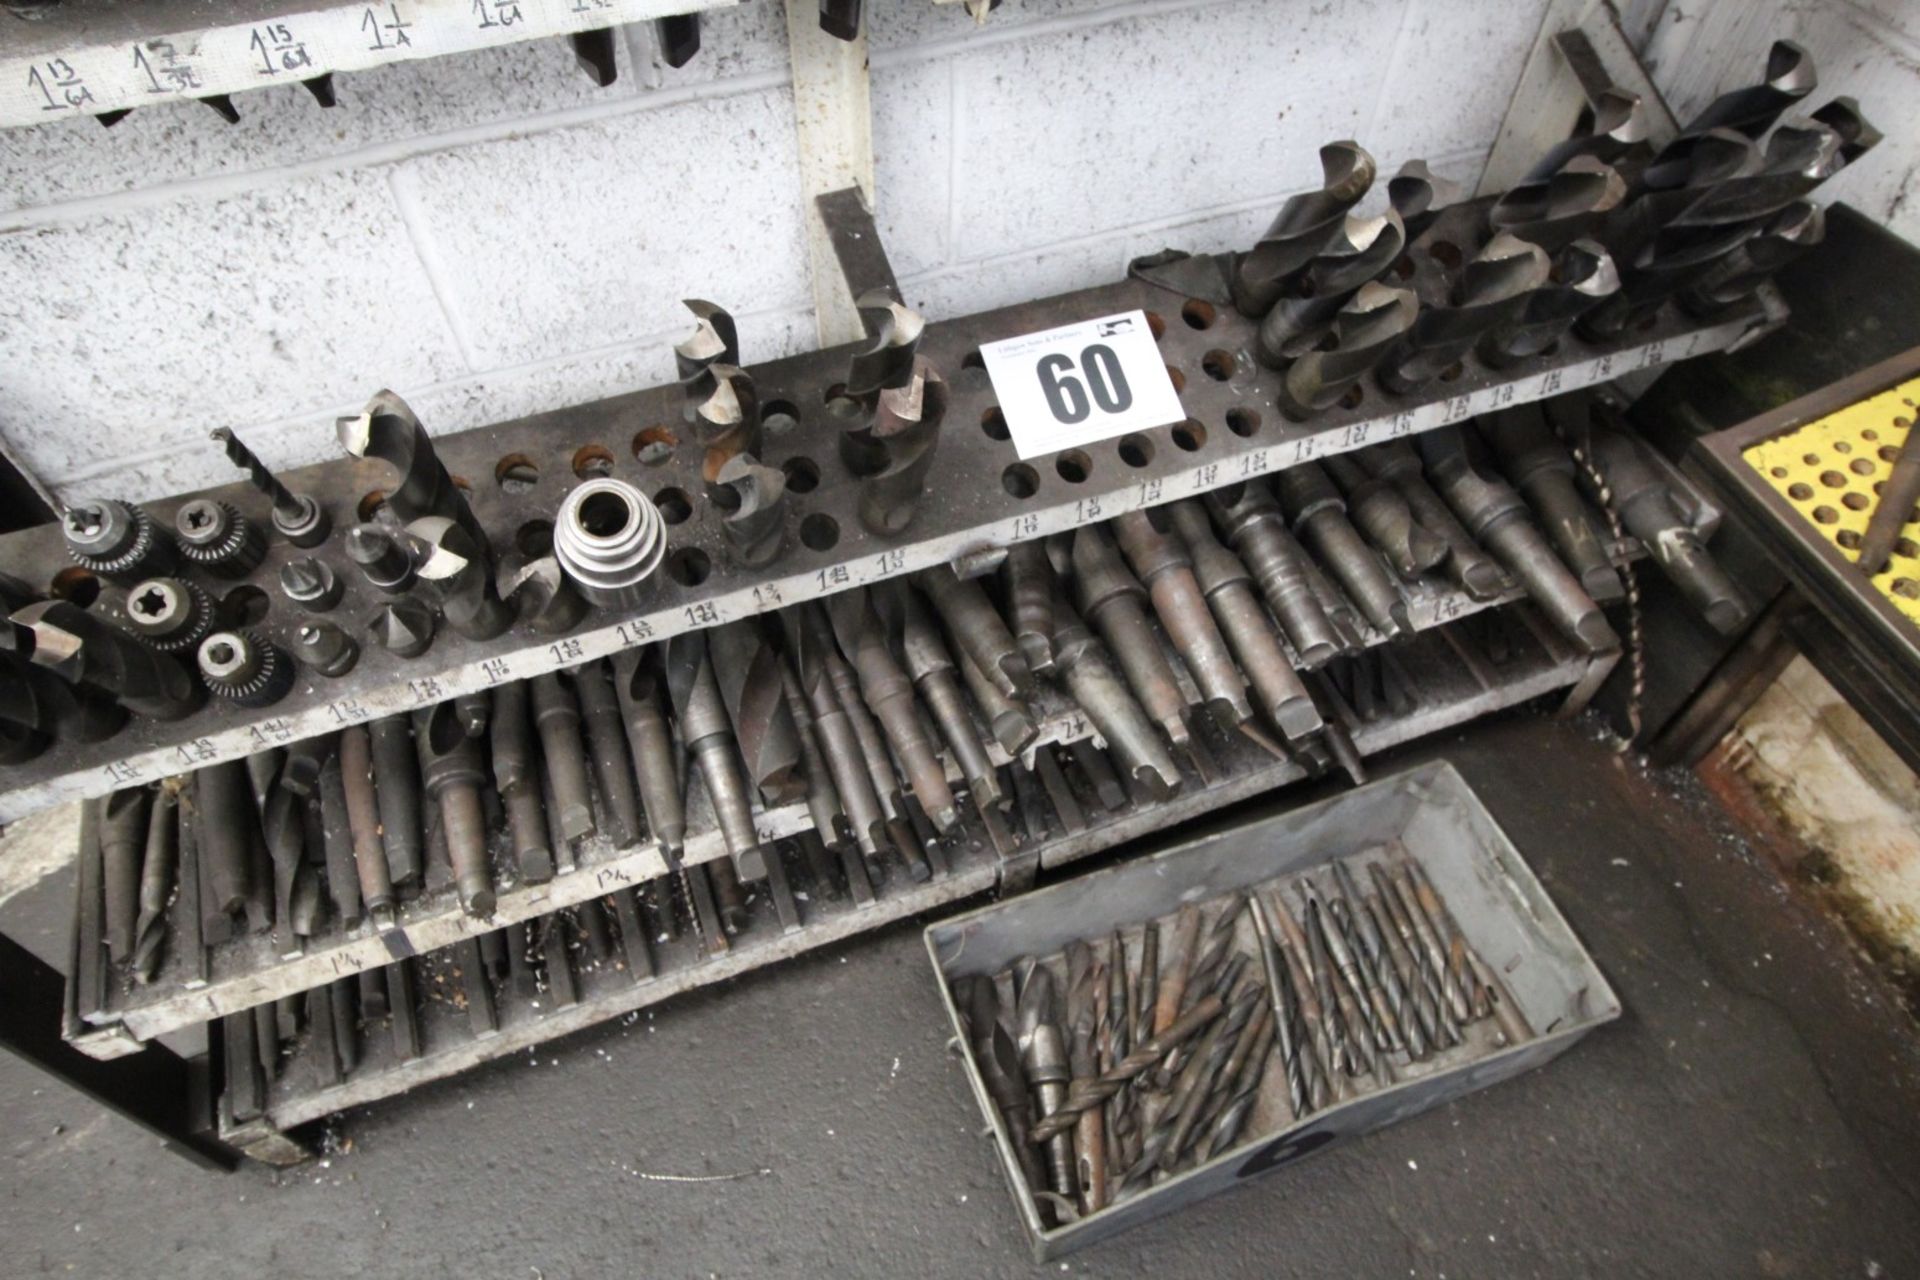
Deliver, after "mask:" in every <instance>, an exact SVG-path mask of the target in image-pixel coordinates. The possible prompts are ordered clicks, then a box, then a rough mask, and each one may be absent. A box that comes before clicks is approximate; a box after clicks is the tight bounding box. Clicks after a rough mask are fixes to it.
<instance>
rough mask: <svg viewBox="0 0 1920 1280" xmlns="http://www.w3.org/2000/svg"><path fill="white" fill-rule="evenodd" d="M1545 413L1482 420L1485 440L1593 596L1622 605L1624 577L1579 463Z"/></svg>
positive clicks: (1511, 412)
mask: <svg viewBox="0 0 1920 1280" xmlns="http://www.w3.org/2000/svg"><path fill="white" fill-rule="evenodd" d="M1567 399H1569V400H1577V401H1578V402H1579V405H1580V408H1581V409H1582V410H1584V409H1585V407H1586V399H1585V397H1584V396H1579V395H1575V396H1570V397H1567ZM1543 410H1544V406H1543V405H1541V404H1540V403H1538V402H1534V403H1530V404H1521V405H1513V406H1510V407H1508V408H1505V409H1497V410H1494V411H1493V412H1491V413H1488V414H1486V415H1484V416H1483V417H1481V418H1480V420H1479V427H1480V434H1481V436H1482V438H1484V439H1485V440H1486V442H1487V443H1488V444H1489V445H1490V446H1492V449H1493V455H1494V457H1495V459H1496V460H1498V462H1499V464H1500V469H1501V470H1502V471H1504V472H1505V473H1506V476H1507V479H1508V480H1510V481H1511V482H1512V483H1513V486H1514V488H1516V489H1518V490H1520V494H1521V496H1522V497H1524V498H1525V499H1526V500H1527V501H1528V503H1529V504H1531V505H1532V507H1533V510H1534V514H1535V515H1537V516H1538V517H1539V518H1540V523H1541V524H1542V525H1543V526H1544V527H1545V528H1546V531H1547V536H1548V537H1549V538H1551V539H1552V540H1553V545H1554V546H1555V548H1557V549H1558V550H1559V552H1560V555H1561V558H1562V559H1564V560H1565V561H1566V562H1567V567H1568V568H1570V569H1572V570H1573V571H1574V573H1575V574H1577V575H1579V578H1580V585H1581V586H1582V587H1584V588H1586V592H1587V594H1588V595H1590V596H1592V597H1593V598H1594V599H1596V600H1612V599H1617V598H1619V596H1620V595H1622V594H1623V588H1622V587H1621V585H1620V575H1619V574H1618V573H1616V572H1615V571H1614V567H1613V558H1612V557H1611V556H1610V555H1609V554H1608V548H1607V544H1606V542H1605V540H1604V539H1602V538H1601V536H1600V530H1599V528H1598V527H1597V526H1596V525H1595V524H1594V522H1593V520H1592V518H1591V517H1590V516H1589V515H1588V513H1587V504H1586V501H1585V499H1583V498H1581V496H1580V491H1579V490H1578V489H1576V488H1575V487H1574V483H1573V477H1574V465H1573V458H1572V456H1571V455H1570V454H1568V453H1567V449H1566V446H1565V445H1563V444H1561V443H1560V441H1558V440H1556V439H1555V438H1554V434H1553V431H1552V430H1551V429H1550V428H1549V427H1548V426H1547V420H1546V417H1545V416H1544V412H1543Z"/></svg>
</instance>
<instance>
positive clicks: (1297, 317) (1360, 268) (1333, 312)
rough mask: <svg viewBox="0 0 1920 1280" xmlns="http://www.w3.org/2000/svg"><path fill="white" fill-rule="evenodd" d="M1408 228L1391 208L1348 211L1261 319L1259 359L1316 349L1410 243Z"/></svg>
mask: <svg viewBox="0 0 1920 1280" xmlns="http://www.w3.org/2000/svg"><path fill="white" fill-rule="evenodd" d="M1406 243H1407V233H1406V228H1405V226H1404V225H1403V224H1402V223H1401V221H1400V215H1399V214H1398V213H1397V212H1395V211H1394V210H1392V209H1389V210H1387V211H1386V212H1385V213H1383V214H1379V215H1377V216H1375V217H1371V218H1362V217H1359V216H1358V215H1356V214H1348V215H1347V217H1346V219H1345V221H1344V222H1343V223H1342V224H1341V229H1340V231H1339V233H1338V234H1336V235H1335V236H1334V238H1333V239H1332V241H1331V242H1329V243H1328V245H1327V246H1326V247H1325V248H1324V249H1323V250H1322V251H1321V253H1320V255H1319V256H1318V257H1316V258H1314V260H1313V261H1312V262H1310V263H1308V264H1307V265H1306V267H1305V268H1303V269H1302V270H1301V271H1300V273H1299V274H1298V275H1297V276H1296V277H1295V278H1294V279H1293V280H1291V281H1289V282H1288V284H1287V286H1286V288H1285V290H1284V291H1283V292H1282V293H1281V295H1280V297H1279V299H1278V300H1277V301H1275V302H1274V304H1273V306H1272V308H1271V309H1269V310H1268V312H1267V314H1266V317H1265V318H1264V319H1262V320H1261V321H1260V332H1259V336H1258V338H1257V340H1256V342H1255V344H1254V355H1255V358H1256V359H1258V360H1259V361H1260V363H1261V364H1263V365H1266V366H1267V367H1268V368H1270V369H1280V368H1284V367H1286V365H1287V364H1288V362H1290V361H1292V360H1296V359H1298V358H1299V357H1300V356H1302V355H1305V354H1306V353H1307V352H1308V351H1311V350H1312V349H1313V348H1314V347H1315V346H1316V345H1317V344H1318V343H1319V342H1320V341H1321V340H1322V339H1324V338H1325V337H1326V336H1327V332H1328V329H1329V327H1330V326H1331V325H1332V324H1333V319H1334V317H1335V316H1337V315H1339V314H1340V309H1341V308H1342V307H1343V306H1345V305H1346V304H1347V300H1348V299H1349V298H1351V297H1353V295H1354V294H1355V293H1357V292H1359V290H1360V286H1361V285H1364V284H1367V283H1368V282H1370V281H1373V280H1377V279H1379V278H1380V276H1381V274H1382V273H1383V272H1385V271H1386V270H1387V268H1388V267H1391V266H1392V265H1393V262H1394V259H1396V258H1398V257H1399V256H1400V251H1401V250H1402V249H1403V248H1405V247H1406Z"/></svg>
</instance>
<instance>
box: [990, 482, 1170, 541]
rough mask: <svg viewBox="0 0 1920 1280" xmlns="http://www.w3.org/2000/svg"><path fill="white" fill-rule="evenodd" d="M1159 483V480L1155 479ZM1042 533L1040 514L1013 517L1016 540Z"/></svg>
mask: <svg viewBox="0 0 1920 1280" xmlns="http://www.w3.org/2000/svg"><path fill="white" fill-rule="evenodd" d="M1154 483H1155V484H1158V483H1159V481H1157V480H1156V481H1155V482H1154ZM1039 533H1040V517H1039V516H1015V517H1014V518H1013V537H1014V540H1015V541H1016V542H1019V541H1023V540H1025V539H1027V538H1032V537H1037V536H1038V535H1039Z"/></svg>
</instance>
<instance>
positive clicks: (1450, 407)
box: [1440, 396, 1473, 422]
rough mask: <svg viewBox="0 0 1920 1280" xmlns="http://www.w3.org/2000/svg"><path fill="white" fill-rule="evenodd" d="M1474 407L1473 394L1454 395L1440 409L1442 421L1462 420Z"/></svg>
mask: <svg viewBox="0 0 1920 1280" xmlns="http://www.w3.org/2000/svg"><path fill="white" fill-rule="evenodd" d="M1472 408H1473V397H1472V396H1454V397H1453V398H1452V399H1450V400H1448V401H1447V402H1446V404H1445V406H1444V407H1443V408H1442V409H1441V411H1440V421H1442V422H1461V421H1464V420H1465V418H1466V416H1467V414H1468V413H1469V412H1470V411H1471V410H1472Z"/></svg>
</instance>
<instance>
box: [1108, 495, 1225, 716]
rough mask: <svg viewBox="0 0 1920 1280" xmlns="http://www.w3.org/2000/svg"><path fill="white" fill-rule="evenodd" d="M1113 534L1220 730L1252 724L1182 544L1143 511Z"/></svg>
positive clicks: (1116, 525) (1121, 519)
mask: <svg viewBox="0 0 1920 1280" xmlns="http://www.w3.org/2000/svg"><path fill="white" fill-rule="evenodd" d="M1162 519H1163V522H1164V517H1163V518H1162ZM1113 530H1114V534H1115V537H1116V538H1117V540H1118V541H1119V543H1120V551H1121V554H1123V555H1124V556H1125V557H1126V559H1127V563H1128V564H1130V565H1131V566H1132V567H1133V571H1134V572H1135V573H1137V574H1139V575H1140V580H1141V581H1142V582H1143V583H1145V584H1146V588H1147V598H1148V599H1149V600H1151V601H1152V602H1153V611H1154V614H1155V615H1156V616H1157V617H1158V618H1159V619H1160V625H1161V627H1162V628H1164V629H1165V630H1166V633H1167V635H1168V636H1169V637H1170V638H1171V639H1172V641H1173V647H1174V649H1175V650H1176V651H1178V652H1179V654H1180V656H1181V658H1182V659H1183V660H1184V661H1185V662H1186V664H1187V670H1188V671H1189V672H1190V673H1192V675H1193V679H1194V683H1195V684H1197V685H1198V686H1199V687H1200V696H1201V697H1202V698H1204V699H1205V700H1206V704H1207V708H1208V710H1210V711H1211V712H1212V713H1213V718H1214V719H1215V720H1216V721H1217V722H1218V723H1219V724H1220V726H1221V727H1222V728H1225V729H1236V728H1239V727H1240V726H1241V725H1244V724H1246V723H1247V721H1248V720H1250V719H1252V718H1253V705H1252V704H1251V703H1250V702H1249V701H1248V700H1247V683H1246V681H1245V680H1244V679H1242V678H1241V675H1240V672H1239V670H1238V669H1237V668H1236V667H1235V666H1234V665H1233V653H1232V651H1231V650H1230V649H1228V648H1227V642H1226V639H1225V638H1224V637H1223V636H1221V634H1220V629H1219V627H1217V626H1216V625H1214V621H1213V615H1212V614H1211V613H1210V612H1208V610H1207V599H1206V597H1205V596H1204V595H1202V594H1201V592H1200V584H1199V583H1198V582H1197V581H1196V580H1195V579H1194V575H1193V560H1192V558H1191V557H1189V556H1188V555H1187V550H1186V546H1185V544H1184V543H1182V542H1181V541H1180V540H1179V539H1178V538H1176V537H1173V536H1171V535H1170V534H1169V533H1168V532H1167V531H1164V530H1163V529H1162V528H1161V527H1160V526H1158V525H1156V524H1155V521H1154V517H1153V515H1152V514H1150V513H1148V512H1146V511H1129V512H1126V513H1125V514H1123V515H1121V516H1118V517H1116V518H1115V519H1114V521H1113Z"/></svg>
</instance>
